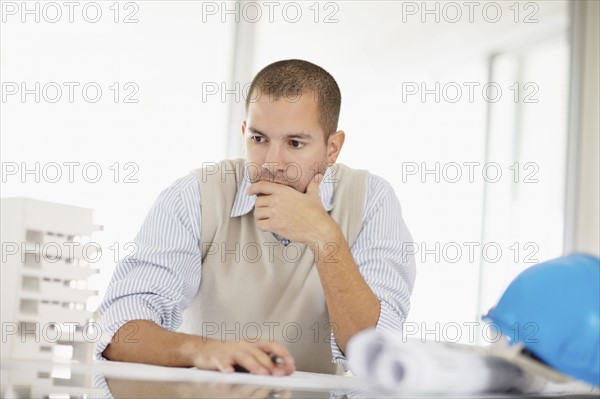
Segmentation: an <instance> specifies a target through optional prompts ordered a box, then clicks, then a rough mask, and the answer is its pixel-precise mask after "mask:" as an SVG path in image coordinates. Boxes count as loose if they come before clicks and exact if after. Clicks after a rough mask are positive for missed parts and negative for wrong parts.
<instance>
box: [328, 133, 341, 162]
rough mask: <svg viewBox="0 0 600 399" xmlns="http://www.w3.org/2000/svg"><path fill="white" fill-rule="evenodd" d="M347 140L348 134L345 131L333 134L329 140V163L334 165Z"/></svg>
mask: <svg viewBox="0 0 600 399" xmlns="http://www.w3.org/2000/svg"><path fill="white" fill-rule="evenodd" d="M344 140H346V133H344V131H343V130H338V131H337V132H335V133H332V134H331V135H330V136H329V138H328V139H327V163H328V164H333V163H335V161H336V160H337V158H338V156H339V155H340V151H341V150H342V146H343V145H344Z"/></svg>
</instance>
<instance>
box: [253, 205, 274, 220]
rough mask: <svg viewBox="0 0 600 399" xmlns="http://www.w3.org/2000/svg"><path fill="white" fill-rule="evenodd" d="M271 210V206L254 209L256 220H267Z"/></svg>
mask: <svg viewBox="0 0 600 399" xmlns="http://www.w3.org/2000/svg"><path fill="white" fill-rule="evenodd" d="M270 213H271V212H270V210H269V208H266V207H265V208H255V209H254V219H255V220H257V221H258V220H266V219H268V218H269V215H270Z"/></svg>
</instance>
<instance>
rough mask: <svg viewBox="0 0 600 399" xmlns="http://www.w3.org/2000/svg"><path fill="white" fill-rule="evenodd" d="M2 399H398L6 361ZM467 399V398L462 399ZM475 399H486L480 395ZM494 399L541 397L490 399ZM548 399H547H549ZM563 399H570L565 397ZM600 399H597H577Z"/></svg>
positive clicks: (189, 371)
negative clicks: (248, 398)
mask: <svg viewBox="0 0 600 399" xmlns="http://www.w3.org/2000/svg"><path fill="white" fill-rule="evenodd" d="M0 394H1V397H2V398H36V397H39V398H42V397H45V398H171V397H173V398H247V397H251V398H271V399H275V398H281V399H283V398H397V397H428V398H432V397H443V395H442V396H440V395H422V394H421V395H407V394H406V393H402V394H401V393H397V392H396V393H394V392H384V391H380V390H378V389H377V388H375V387H372V386H370V384H369V382H368V381H365V380H362V379H360V378H357V377H347V376H333V375H324V374H315V373H306V372H296V373H294V374H292V375H291V376H286V377H271V376H257V375H250V374H246V373H233V374H226V373H220V372H215V371H204V370H198V369H193V368H172V367H160V366H151V365H145V364H133V363H120V362H108V361H106V362H96V363H93V364H80V363H57V362H49V361H34V360H7V359H2V388H1V392H0ZM461 397H463V396H461ZM473 397H479V398H480V397H482V396H481V395H477V396H473ZM486 397H489V398H506V397H536V396H522V395H520V396H519V395H516V396H515V395H513V396H511V395H487V396H486ZM545 397H548V396H545ZM560 397H561V398H562V397H570V396H569V395H560ZM572 397H573V398H575V397H577V398H580V397H589V398H597V397H598V396H597V395H587V396H586V395H584V396H582V395H581V394H577V395H574V396H572Z"/></svg>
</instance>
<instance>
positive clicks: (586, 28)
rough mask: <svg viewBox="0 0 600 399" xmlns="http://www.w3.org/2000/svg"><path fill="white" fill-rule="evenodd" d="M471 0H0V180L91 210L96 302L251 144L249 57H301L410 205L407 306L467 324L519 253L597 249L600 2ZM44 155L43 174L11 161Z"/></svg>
mask: <svg viewBox="0 0 600 399" xmlns="http://www.w3.org/2000/svg"><path fill="white" fill-rule="evenodd" d="M466 3H469V2H444V1H442V2H433V1H432V2H429V1H428V2H406V1H330V2H328V1H324V2H272V3H271V5H267V4H265V3H261V2H258V3H256V2H200V1H197V2H196V1H135V2H125V1H123V2H118V3H114V4H113V3H111V2H109V3H104V2H100V3H97V4H99V6H98V7H96V6H90V7H87V8H86V4H87V3H86V2H83V3H80V4H79V5H78V6H77V7H76V8H74V9H73V10H72V17H73V18H72V19H73V21H72V22H71V21H69V14H68V11H69V10H68V9H67V7H65V6H63V5H62V3H54V4H59V5H58V7H56V6H54V5H48V3H47V2H26V3H21V2H12V3H11V2H3V5H2V8H3V11H2V12H3V15H2V18H3V20H2V31H1V33H2V34H1V72H2V74H1V79H2V83H3V86H2V90H3V92H2V103H1V122H0V128H1V155H2V163H3V181H2V196H3V197H27V198H34V199H39V200H43V201H50V202H57V203H62V204H69V205H75V206H79V207H84V208H90V209H93V211H94V222H95V223H96V224H98V225H102V226H103V230H102V231H99V232H95V233H94V234H93V240H94V241H96V242H98V243H99V244H100V245H101V246H102V249H103V256H102V258H101V260H100V261H99V262H97V264H95V265H94V267H97V268H99V273H97V274H94V275H92V276H91V277H89V279H87V280H86V283H85V284H84V285H85V287H84V288H88V289H94V290H97V291H98V295H97V296H94V297H92V298H90V299H89V301H88V303H87V307H88V309H89V310H90V311H93V310H94V309H95V308H96V307H97V305H98V303H99V301H100V298H101V296H102V295H103V293H104V290H105V288H106V285H107V284H108V280H109V279H110V276H111V273H112V271H113V270H114V266H115V262H114V257H115V254H116V255H117V256H118V257H122V255H123V254H125V253H126V252H127V250H128V248H127V245H126V244H127V243H128V242H130V241H132V240H133V238H134V236H135V234H136V233H137V231H138V229H139V227H140V225H141V223H142V221H143V219H144V217H145V215H146V213H147V211H148V210H149V208H150V207H151V205H152V203H153V201H154V200H155V199H156V197H157V195H158V194H159V193H160V192H161V190H163V189H164V188H166V187H167V186H168V185H169V184H171V183H172V182H173V181H174V180H175V179H177V178H179V177H181V176H183V175H185V174H187V173H188V172H189V171H190V170H192V169H194V168H197V167H200V166H202V163H203V162H212V161H218V160H220V159H222V158H225V157H237V156H243V147H242V142H241V133H240V124H241V121H242V120H243V118H244V111H243V108H244V104H243V101H244V98H243V94H244V93H245V92H244V87H247V84H249V82H250V81H251V79H252V77H253V75H254V74H255V73H256V72H258V70H260V69H261V68H262V67H264V66H265V65H267V64H268V63H271V62H273V61H276V60H280V59H287V58H301V59H306V60H309V61H312V62H314V63H316V64H318V65H321V66H322V67H324V68H325V69H327V70H328V71H329V72H330V73H331V74H332V75H333V76H334V77H335V78H336V80H337V82H338V84H339V85H340V88H341V91H342V96H343V100H342V112H341V119H340V129H342V130H344V131H345V132H346V135H347V138H346V144H345V146H344V149H343V151H342V155H341V157H340V159H339V161H340V162H342V163H345V164H348V165H350V166H353V167H356V168H366V169H369V170H370V171H371V172H373V173H375V174H378V175H380V176H382V177H384V178H385V179H387V180H388V181H389V182H390V183H391V184H392V185H393V187H394V189H395V191H396V193H397V195H398V197H399V199H400V202H401V204H402V207H403V214H404V219H405V221H406V223H407V224H408V227H409V229H410V231H411V233H412V235H413V239H414V241H415V246H414V247H413V250H414V251H416V252H417V253H416V255H415V256H416V258H417V264H418V267H417V281H416V286H415V290H414V295H413V297H412V309H411V313H410V315H409V318H408V320H409V321H410V322H412V323H416V325H418V326H420V328H427V329H435V323H441V324H442V325H444V324H448V323H457V324H459V325H460V326H464V325H465V324H464V323H470V322H478V321H479V320H480V319H479V317H480V316H481V314H483V313H485V312H486V311H487V310H488V309H489V308H490V307H491V306H493V304H494V303H495V302H496V301H497V300H498V298H499V295H500V294H501V293H502V291H503V289H504V288H505V287H506V285H507V284H508V283H509V282H510V281H511V279H512V278H513V277H514V276H515V275H516V274H517V273H519V272H520V271H521V270H523V269H524V268H526V267H528V266H531V265H532V264H533V263H535V262H537V261H544V260H547V259H550V258H553V257H557V256H559V255H561V254H563V253H565V252H569V251H572V250H584V251H586V252H590V253H594V254H596V255H598V254H599V252H600V251H599V250H598V241H599V238H598V229H599V222H598V218H599V216H598V204H599V198H598V181H599V176H598V169H599V167H598V130H599V127H598V48H599V43H598V23H599V22H598V3H597V2H596V1H554V0H553V1H514V2H510V1H498V2H489V1H481V2H471V3H469V4H470V5H469V4H466ZM25 4H27V5H28V6H29V7H30V8H29V10H33V11H31V12H30V13H29V14H28V13H27V12H24V11H23V9H22V7H23V6H24V5H25ZM35 4H38V5H37V6H35ZM35 7H38V11H36V8H35ZM98 9H99V10H100V11H101V14H97V11H98ZM84 10H85V12H84ZM36 12H37V13H38V15H35V14H36ZM58 12H61V13H62V15H61V17H60V18H59V17H58V16H59V14H58ZM98 15H100V17H98ZM36 17H39V18H38V20H37V21H36ZM236 19H237V21H236ZM94 20H97V21H96V22H91V21H94ZM36 82H39V83H40V88H39V90H38V93H37V94H39V98H38V99H36V95H37V94H36V93H35V91H36V89H35V87H36V86H35V84H36ZM69 82H70V83H69ZM54 83H55V84H54ZM23 84H24V85H23ZM86 85H87V86H86ZM57 86H58V87H60V88H61V90H62V93H61V92H60V91H59V89H57ZM69 87H72V88H73V92H72V98H69V94H70V93H69ZM98 87H100V89H101V91H102V92H101V95H99V94H98V91H97V88H98ZM84 88H85V90H84ZM23 89H25V90H30V92H29V94H27V92H23ZM32 90H33V91H32ZM59 94H61V96H59ZM36 163H38V165H39V166H38V167H39V172H38V173H39V175H40V177H41V178H40V179H39V181H36V178H35V174H36V172H33V174H32V173H29V174H23V173H22V172H23V170H22V169H23V168H25V167H26V168H29V169H32V168H35V165H36ZM52 163H57V164H59V165H63V166H62V173H63V175H62V178H60V179H54V177H55V172H54V169H52V168H53V166H52V167H50V166H47V165H50V164H52ZM65 163H75V164H71V165H74V166H73V168H74V169H73V171H74V173H73V179H72V181H70V179H69V178H68V177H69V176H67V172H68V167H67V166H64V165H65ZM96 164H97V165H99V167H100V170H101V172H102V176H101V178H99V179H98V181H97V182H91V181H92V180H96V179H95V178H94V177H95V171H96V170H97V167H96ZM52 165H53V164H52ZM86 165H87V168H88V169H86V170H85V172H86V173H89V174H91V175H92V178H90V176H89V175H87V176H85V177H87V179H86V178H85V177H84V176H83V175H82V173H83V172H84V167H86ZM45 166H47V167H46V169H45V172H44V167H45ZM15 168H16V169H15ZM44 173H46V174H47V176H44ZM49 175H51V177H50V178H48V177H49ZM53 179H54V180H57V181H56V182H50V181H49V180H53ZM3 217H4V215H3ZM117 251H118V253H117ZM15 284H19V282H15ZM4 295H5V294H4V293H3V300H4V299H5V298H4ZM462 331H463V333H462V334H461V336H460V337H459V339H458V340H459V341H461V342H469V341H471V339H470V337H468V336H467V335H465V334H464V332H465V331H467V330H466V329H463V330H462ZM431 337H433V335H430V338H431ZM441 338H442V339H443V338H449V337H444V336H442V337H441ZM454 338H455V333H454V332H453V333H452V339H454ZM475 341H476V342H477V343H485V342H482V340H481V335H480V334H478V335H477V336H476V337H475Z"/></svg>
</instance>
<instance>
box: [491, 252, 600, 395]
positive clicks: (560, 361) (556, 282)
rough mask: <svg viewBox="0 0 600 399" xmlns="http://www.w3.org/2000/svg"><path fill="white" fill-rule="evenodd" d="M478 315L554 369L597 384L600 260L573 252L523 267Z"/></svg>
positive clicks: (599, 382)
mask: <svg viewBox="0 0 600 399" xmlns="http://www.w3.org/2000/svg"><path fill="white" fill-rule="evenodd" d="M483 319H484V320H485V321H487V322H490V323H491V325H492V326H493V327H495V328H496V329H498V330H499V331H500V332H501V333H502V334H503V335H504V336H506V338H507V339H508V340H509V342H511V343H517V342H520V343H521V344H522V345H523V346H524V347H525V349H526V350H527V351H529V352H530V353H531V354H533V355H534V357H536V358H538V359H539V360H541V361H542V362H544V363H546V364H547V365H549V366H550V367H552V368H554V369H555V370H558V371H560V372H562V373H564V374H566V375H568V376H571V377H573V378H576V379H579V380H582V381H586V382H588V383H590V384H592V385H595V386H597V387H598V386H600V347H599V346H600V259H598V258H596V257H593V256H590V255H585V254H580V253H575V254H571V255H568V256H565V257H561V258H558V259H553V260H550V261H547V262H543V263H539V264H537V265H535V266H532V267H530V268H528V269H526V270H524V271H523V272H522V273H521V274H519V275H518V276H517V277H516V278H515V279H514V280H513V282H512V283H510V285H509V286H508V288H507V289H506V291H505V292H504V294H503V295H502V297H501V298H500V301H499V302H498V304H497V305H496V306H495V307H493V308H492V309H490V311H489V312H488V314H487V315H485V316H483Z"/></svg>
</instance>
